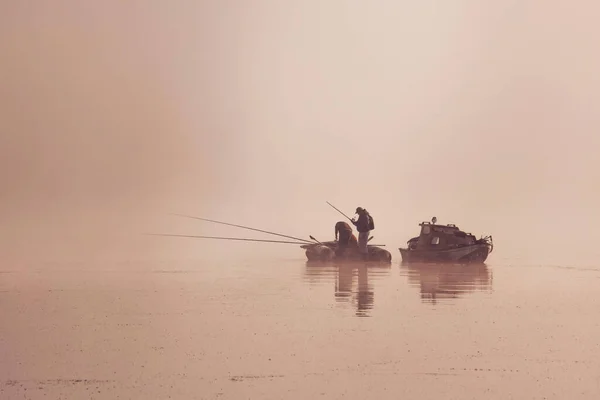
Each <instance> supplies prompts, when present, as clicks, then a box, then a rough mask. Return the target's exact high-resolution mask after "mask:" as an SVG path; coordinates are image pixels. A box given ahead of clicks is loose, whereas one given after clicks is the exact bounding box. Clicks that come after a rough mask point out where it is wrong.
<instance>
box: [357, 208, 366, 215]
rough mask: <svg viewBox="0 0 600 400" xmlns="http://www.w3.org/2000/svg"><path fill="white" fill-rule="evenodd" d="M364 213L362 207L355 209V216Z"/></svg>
mask: <svg viewBox="0 0 600 400" xmlns="http://www.w3.org/2000/svg"><path fill="white" fill-rule="evenodd" d="M364 211H365V209H364V208H362V207H356V213H357V214H362V213H363V212H364Z"/></svg>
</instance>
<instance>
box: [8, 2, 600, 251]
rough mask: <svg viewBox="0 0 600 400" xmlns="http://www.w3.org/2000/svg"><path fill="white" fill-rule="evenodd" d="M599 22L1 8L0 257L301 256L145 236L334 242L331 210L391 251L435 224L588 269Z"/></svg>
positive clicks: (279, 7) (273, 6) (537, 9)
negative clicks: (364, 213)
mask: <svg viewBox="0 0 600 400" xmlns="http://www.w3.org/2000/svg"><path fill="white" fill-rule="evenodd" d="M599 10H600V5H597V4H595V3H592V2H589V1H588V2H584V3H582V4H580V6H579V7H578V8H573V7H566V6H563V3H562V2H558V1H550V2H546V3H544V5H543V6H541V5H539V4H536V3H534V2H532V1H525V2H522V1H521V2H516V1H507V2H504V3H502V4H485V5H484V4H479V3H478V4H474V3H472V2H467V1H459V2H453V3H444V2H433V3H428V4H425V3H414V2H399V3H393V4H392V3H386V2H370V3H369V4H366V3H361V2H354V1H348V2H328V3H326V4H323V3H320V2H314V1H308V2H302V3H300V2H295V3H285V4H284V3H281V2H275V1H254V2H252V4H251V5H250V4H249V3H242V2H233V1H228V2H219V3H217V2H204V1H203V2H169V3H168V4H167V3H163V2H158V1H147V2H129V3H128V4H120V3H119V4H117V3H116V2H109V3H102V4H95V3H89V4H83V3H80V2H70V1H59V2H43V3H40V2H38V3H36V4H35V5H33V4H25V3H19V2H6V3H5V4H3V5H2V6H0V22H1V24H0V33H1V34H2V38H3V40H2V41H0V54H1V56H2V66H3V68H2V71H3V73H2V74H0V87H2V91H1V93H2V94H1V97H0V109H1V110H2V111H1V112H2V115H1V118H0V121H1V122H0V127H1V128H2V140H1V143H0V144H1V148H2V161H1V164H0V171H1V172H0V179H1V180H2V182H3V185H2V191H1V192H0V196H1V201H2V206H3V207H2V221H3V229H2V238H1V240H0V241H1V242H2V248H1V249H0V252H1V253H2V255H3V257H5V259H14V260H19V259H22V258H32V257H33V258H36V257H38V256H41V255H43V254H44V253H45V254H46V257H50V258H52V257H54V256H56V257H58V258H60V257H62V256H66V255H69V254H76V255H78V256H86V255H90V254H95V255H97V256H100V255H102V254H104V253H106V254H109V253H112V252H116V254H120V252H125V253H128V252H130V253H131V254H134V255H135V254H138V255H141V254H152V252H159V250H160V247H162V246H165V248H170V249H178V248H180V249H181V251H183V252H188V253H189V254H196V255H198V254H202V252H203V251H205V250H206V249H210V248H218V249H229V248H233V249H239V250H240V251H256V252H262V253H264V254H270V253H271V252H272V253H273V254H274V255H275V254H281V253H282V252H285V253H286V254H296V253H297V254H298V255H299V257H301V255H302V250H300V249H297V248H294V247H293V246H292V247H285V248H278V247H277V246H279V245H277V244H273V245H268V244H256V245H255V248H254V247H252V246H250V245H247V244H243V245H241V244H238V243H235V242H226V243H218V244H217V243H216V242H215V241H208V240H207V241H202V240H197V241H193V240H191V239H190V241H186V239H167V238H164V239H161V240H157V239H156V238H147V237H143V236H142V234H143V233H146V232H158V233H175V234H214V235H223V236H234V237H256V238H268V237H265V236H264V235H258V234H252V233H251V232H247V231H243V230H236V229H234V228H222V227H218V226H213V225H210V224H208V223H206V224H205V223H201V222H198V221H184V220H182V219H178V218H177V217H170V216H168V213H172V212H173V213H182V214H191V215H196V216H200V217H205V218H211V219H216V220H221V221H226V222H231V223H236V224H241V225H249V226H253V227H256V228H260V229H266V230H273V231H276V232H281V233H284V234H289V235H294V236H296V235H302V237H308V235H314V236H316V237H317V238H323V239H322V240H331V239H332V238H333V227H334V224H335V222H336V221H339V220H343V219H344V218H343V217H342V216H341V215H339V214H338V213H337V212H336V211H335V210H333V209H332V208H330V207H329V206H328V205H327V204H326V203H325V201H330V202H331V203H333V204H334V205H335V206H336V207H338V208H340V209H341V210H342V211H344V212H345V213H346V214H348V215H350V216H352V215H353V211H354V209H355V208H356V207H357V206H362V207H365V208H366V209H367V210H369V211H370V212H371V214H372V215H373V216H374V218H375V223H376V229H375V231H374V233H373V234H374V236H375V237H376V242H378V243H383V244H386V246H387V248H388V250H389V251H391V252H392V256H393V259H395V260H399V259H400V255H399V253H398V250H397V248H398V247H401V246H404V245H405V244H406V241H407V240H408V239H410V238H411V237H413V236H415V235H416V234H417V233H418V226H417V224H418V223H419V222H421V221H428V220H430V219H431V217H433V216H436V217H437V218H438V221H439V222H440V223H443V224H446V223H454V224H456V225H458V226H459V227H460V228H462V229H464V230H466V231H468V232H472V233H473V234H475V235H476V236H477V237H479V236H481V235H489V234H491V235H493V237H494V242H495V244H496V248H495V250H494V253H493V254H492V255H491V257H492V258H493V257H502V255H503V254H504V255H506V254H517V253H518V254H521V253H523V254H524V256H527V257H529V259H531V260H533V261H535V260H537V259H538V258H539V259H541V258H544V257H545V255H544V254H543V252H544V251H550V252H551V253H552V256H553V257H554V256H556V257H558V258H560V259H568V257H569V253H570V252H571V251H577V252H578V253H579V254H581V256H582V257H587V259H588V260H592V259H593V257H595V255H596V254H597V252H596V251H595V250H593V247H592V246H591V245H592V243H593V241H595V240H596V239H597V237H598V236H597V235H596V234H593V233H592V234H591V235H586V234H584V235H578V234H577V235H576V234H575V232H586V231H587V227H588V226H590V225H593V224H595V223H597V222H599V217H598V214H597V213H595V212H594V211H595V210H594V208H593V207H594V205H596V204H597V203H598V202H599V201H600V189H599V188H598V186H597V182H598V179H599V178H600V168H599V164H598V160H597V157H596V154H595V153H596V151H597V148H598V145H599V144H600V137H599V136H598V135H597V133H596V130H597V129H598V127H599V125H600V120H599V118H600V117H599V116H598V115H600V114H598V113H597V110H596V108H597V103H598V102H597V99H598V96H599V93H600V87H599V85H600V83H598V82H596V81H594V80H592V78H591V77H592V76H594V71H595V70H597V68H598V66H599V64H600V62H599V61H600V58H599V57H598V56H597V55H596V54H595V51H594V50H595V47H594V43H595V42H594V38H595V37H597V31H598V28H596V26H595V24H594V22H595V21H594V16H595V15H596V12H597V11H599ZM528 239H530V240H531V241H526V240H528ZM286 246H287V245H286ZM33 247H36V248H37V249H38V250H36V251H35V252H34V253H32V250H31V249H32V248H33ZM548 249H550V250H548ZM225 254H226V253H225ZM561 257H562V258H561Z"/></svg>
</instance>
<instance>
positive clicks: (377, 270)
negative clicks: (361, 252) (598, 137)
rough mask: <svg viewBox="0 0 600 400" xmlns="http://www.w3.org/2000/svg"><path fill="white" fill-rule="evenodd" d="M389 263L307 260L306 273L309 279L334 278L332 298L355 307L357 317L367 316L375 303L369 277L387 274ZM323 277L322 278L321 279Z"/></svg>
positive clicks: (312, 280)
mask: <svg viewBox="0 0 600 400" xmlns="http://www.w3.org/2000/svg"><path fill="white" fill-rule="evenodd" d="M390 268H391V266H390V264H389V263H381V264H379V263H374V262H370V263H368V264H367V263H364V262H355V263H333V262H331V263H322V262H307V263H306V275H307V278H308V280H309V281H311V282H314V280H315V278H317V279H318V280H324V279H325V280H329V279H331V280H334V282H335V284H334V298H335V300H336V302H338V303H340V304H350V305H352V307H353V308H356V311H355V315H356V316H357V317H367V316H369V310H371V309H372V308H373V306H374V303H375V291H374V288H373V285H372V283H371V281H370V279H369V278H370V277H373V276H377V275H382V274H387V273H389V271H390ZM323 278H324V279H323Z"/></svg>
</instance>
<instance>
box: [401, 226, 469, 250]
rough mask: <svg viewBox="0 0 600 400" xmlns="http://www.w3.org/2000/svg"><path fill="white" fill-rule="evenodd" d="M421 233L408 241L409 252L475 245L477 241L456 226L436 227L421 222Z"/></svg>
mask: <svg viewBox="0 0 600 400" xmlns="http://www.w3.org/2000/svg"><path fill="white" fill-rule="evenodd" d="M419 226H420V227H421V233H420V235H419V236H418V237H414V238H412V239H410V240H409V241H408V248H409V250H443V249H451V248H456V247H462V246H469V245H473V244H475V242H476V241H477V239H476V238H475V236H474V235H472V234H471V233H466V232H463V231H461V230H460V229H458V227H457V226H456V225H454V224H448V225H436V224H432V223H430V222H421V223H420V224H419Z"/></svg>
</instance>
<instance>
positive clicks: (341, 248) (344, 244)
mask: <svg viewBox="0 0 600 400" xmlns="http://www.w3.org/2000/svg"><path fill="white" fill-rule="evenodd" d="M338 236H339V239H338ZM335 240H336V241H337V242H338V249H337V255H343V254H344V252H345V251H346V249H347V248H348V247H357V246H358V240H356V236H354V234H353V233H352V227H351V226H350V225H348V224H347V223H346V222H344V221H339V222H338V223H337V224H335Z"/></svg>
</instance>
